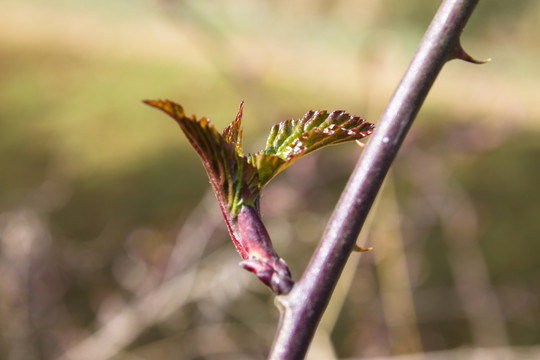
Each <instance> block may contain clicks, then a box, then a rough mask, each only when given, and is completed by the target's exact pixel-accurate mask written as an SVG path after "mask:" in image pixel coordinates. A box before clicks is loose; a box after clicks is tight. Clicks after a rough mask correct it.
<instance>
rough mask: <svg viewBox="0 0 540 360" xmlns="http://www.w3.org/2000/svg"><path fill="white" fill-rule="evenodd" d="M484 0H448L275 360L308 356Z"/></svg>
mask: <svg viewBox="0 0 540 360" xmlns="http://www.w3.org/2000/svg"><path fill="white" fill-rule="evenodd" d="M477 3H478V0H444V1H443V2H442V4H441V6H440V8H439V10H438V11H437V13H436V15H435V17H434V18H433V20H432V22H431V24H430V26H429V28H428V30H427V31H426V33H425V35H424V37H423V39H422V41H421V43H420V45H419V46H418V48H417V51H416V53H415V55H414V57H413V59H412V61H411V63H410V64H409V67H408V68H407V70H406V72H405V74H404V76H403V78H402V80H401V82H400V84H399V85H398V87H397V89H396V90H395V92H394V94H393V95H392V98H391V99H390V101H389V102H388V104H387V106H386V109H385V110H384V112H383V114H382V116H381V118H380V119H379V122H378V125H377V128H376V129H375V131H374V132H373V135H372V137H371V139H370V141H369V143H368V145H367V146H366V148H365V150H364V151H363V152H362V154H361V156H360V158H359V160H358V162H357V164H356V167H355V169H354V171H353V173H352V175H351V177H350V179H349V181H348V183H347V185H346V187H345V189H344V191H343V193H342V195H341V197H340V199H339V202H338V204H337V206H336V208H335V210H334V212H333V214H332V217H331V219H330V221H329V223H328V225H327V228H326V230H325V232H324V234H323V236H322V238H321V241H320V243H319V246H318V247H317V249H316V250H315V252H314V254H313V257H312V258H311V261H310V263H309V265H308V267H307V268H306V270H305V272H304V274H303V275H302V277H301V279H300V280H299V281H298V282H297V284H296V285H295V286H294V287H293V288H292V290H291V292H290V293H289V294H288V295H286V296H278V297H277V298H276V302H277V305H278V307H279V308H280V310H281V319H280V325H279V327H278V330H277V333H276V337H275V339H274V344H273V346H272V349H271V352H270V355H269V359H272V360H285V359H287V360H289V359H290V360H293V359H295V360H297V359H302V358H304V356H305V354H306V352H307V349H308V347H309V344H310V342H311V340H312V338H313V335H314V333H315V330H316V328H317V325H318V323H319V321H320V319H321V317H322V314H323V312H324V310H325V309H326V306H327V305H328V302H329V300H330V297H331V295H332V292H333V290H334V288H335V286H336V283H337V281H338V279H339V277H340V275H341V272H342V270H343V268H344V266H345V263H346V261H347V259H348V257H349V255H350V254H351V252H352V250H353V248H354V246H355V242H356V239H357V237H358V234H359V232H360V229H361V227H362V225H363V224H364V221H365V219H366V217H367V215H368V212H369V210H370V208H371V205H372V204H373V201H374V200H375V197H376V195H377V193H378V191H379V189H380V187H381V185H382V183H383V180H384V178H385V176H386V174H387V173H388V170H389V168H390V165H391V164H392V162H393V160H394V158H395V156H396V154H397V152H398V150H399V148H400V146H401V144H402V142H403V140H404V138H405V136H406V134H407V132H408V130H409V128H410V127H411V125H412V122H413V121H414V118H415V117H416V114H417V113H418V111H419V109H420V107H421V106H422V104H423V102H424V100H425V98H426V96H427V94H428V92H429V90H430V88H431V86H432V85H433V83H434V81H435V79H436V77H437V75H438V74H439V72H440V71H441V69H442V67H443V65H444V64H445V62H446V61H447V60H448V59H450V58H452V54H454V53H456V51H457V49H458V48H459V37H460V34H461V32H462V30H463V28H464V27H465V24H466V23H467V21H468V19H469V17H470V15H471V13H472V12H473V10H474V7H475V6H476V4H477Z"/></svg>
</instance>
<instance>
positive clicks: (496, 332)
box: [0, 0, 540, 360]
mask: <svg viewBox="0 0 540 360" xmlns="http://www.w3.org/2000/svg"><path fill="white" fill-rule="evenodd" d="M438 5H439V2H438V1H427V0H423V1H421V0H414V1H413V0H409V1H406V2H405V1H396V0H358V1H352V0H334V1H328V0H298V1H284V0H274V1H270V0H261V1H247V0H220V1H197V0H130V1H120V0H117V1H105V0H92V1H86V0H76V1H73V0H71V1H67V0H46V1H43V0H40V1H38V0H26V1H15V0H2V1H0V169H1V170H0V358H1V359H6V360H19V359H20V360H33V359H65V360H67V359H70V360H71V359H73V360H75V359H117V360H120V359H121V360H124V359H125V360H141V359H264V358H265V356H266V354H267V352H268V349H269V347H270V345H271V342H272V337H273V335H274V331H275V329H276V326H277V320H278V312H277V310H276V308H275V307H274V305H273V297H272V294H271V293H270V292H269V291H268V290H267V289H266V288H265V287H264V286H263V285H262V284H261V283H260V282H259V281H258V280H257V279H256V278H255V277H254V276H253V275H252V274H250V273H248V272H246V271H244V270H242V269H241V268H240V267H238V262H239V261H240V258H239V256H238V254H237V253H236V251H235V250H234V247H233V245H232V244H231V241H230V239H229V236H228V234H227V232H226V229H225V226H224V222H223V220H222V218H221V214H220V213H219V210H218V206H217V203H216V201H215V199H214V198H213V194H211V193H209V184H208V180H207V177H206V174H205V172H204V170H203V167H202V165H201V164H200V162H199V159H198V158H197V156H196V154H195V152H194V151H193V150H192V149H191V148H190V146H189V144H188V143H187V141H186V140H185V138H184V136H183V134H182V133H181V131H180V130H179V128H178V126H177V125H176V124H175V123H174V122H173V121H172V120H171V119H170V118H168V117H166V116H165V115H164V114H162V113H159V112H157V111H155V110H153V109H150V108H149V107H147V106H145V105H143V104H142V103H141V100H142V99H148V98H150V99H155V98H168V99H171V100H175V101H177V102H178V103H180V104H182V105H183V106H184V108H185V109H186V112H187V113H188V114H191V113H194V114H197V115H198V116H208V117H210V118H211V119H212V120H213V122H214V124H215V125H216V127H217V128H218V129H223V128H224V127H225V126H226V125H227V124H228V123H229V122H230V121H231V120H232V119H233V118H234V116H235V114H236V110H237V108H238V105H239V103H240V101H241V100H242V99H244V100H245V101H246V107H245V111H244V129H245V132H244V134H245V136H244V139H245V140H244V144H245V151H246V152H255V151H257V150H259V149H260V148H262V147H263V146H264V142H265V138H266V135H267V132H268V129H269V128H270V126H271V125H272V124H273V123H275V122H278V121H281V120H285V119H287V118H298V117H300V116H302V115H303V114H304V113H305V112H306V111H308V110H310V109H328V110H334V109H345V110H347V111H348V112H351V113H353V114H356V115H359V116H362V117H365V118H367V119H368V120H369V121H372V122H376V121H377V119H378V117H379V116H380V114H381V112H382V110H383V109H384V106H385V103H386V102H387V101H388V99H389V97H390V96H391V94H392V92H393V89H394V88H395V86H396V85H397V83H398V82H399V80H400V77H401V75H402V73H403V72H404V70H405V69H406V67H407V64H408V62H409V60H410V58H411V57H412V55H413V53H414V50H415V47H416V45H417V44H418V42H419V40H420V39H421V37H422V34H423V32H424V31H425V29H426V28H427V25H428V24H429V21H430V19H431V17H432V15H433V14H434V13H435V11H436V9H437V7H438ZM539 16H540V3H539V2H538V1H534V0H522V1H518V2H509V1H503V0H491V1H481V2H480V4H479V6H478V7H477V9H476V11H475V13H474V14H473V16H472V18H471V20H470V22H469V24H468V26H467V28H466V29H465V33H464V36H463V39H462V42H463V45H464V47H465V49H466V50H467V51H468V52H469V53H470V54H471V55H472V56H474V57H476V58H478V59H486V58H492V59H493V60H492V62H490V63H489V64H487V65H482V66H477V65H472V64H468V63H465V62H458V61H453V62H451V63H449V64H447V66H446V67H445V68H444V69H443V72H442V74H441V75H440V76H439V78H438V80H437V81H436V83H435V86H434V88H433V90H432V91H431V93H430V94H429V97H428V99H427V101H426V103H425V105H424V107H423V108H422V110H421V112H420V114H419V115H418V119H417V121H416V123H415V125H414V126H413V128H412V130H411V132H410V134H409V136H408V139H407V141H406V143H405V144H404V146H403V148H402V150H401V152H400V154H399V156H398V158H397V159H396V162H395V165H394V167H393V170H392V172H391V174H390V175H389V177H388V180H387V182H386V184H385V187H384V190H383V191H382V192H381V195H380V196H379V199H378V201H377V203H376V205H375V207H374V209H373V211H372V214H371V215H370V218H369V221H368V224H367V225H366V227H365V229H364V231H363V233H362V234H361V236H360V238H359V240H358V241H359V244H360V245H362V246H373V247H374V250H373V251H372V252H369V253H363V254H361V255H360V254H357V253H355V254H353V255H352V256H351V259H350V261H349V263H348V266H347V268H346V270H345V273H344V274H343V277H342V279H341V281H340V284H339V286H338V289H337V290H336V293H335V295H334V297H333V299H332V302H331V304H330V306H329V309H328V311H327V313H326V315H325V317H324V319H323V321H322V324H321V326H320V328H319V330H318V332H317V335H316V339H315V341H314V343H313V345H312V347H311V350H310V354H309V356H308V358H309V359H359V358H377V359H383V358H393V359H454V358H455V359H486V358H488V359H514V358H515V359H537V358H539V357H540V347H539V344H540V299H539V296H540V255H539V254H540V241H539V240H540V191H539V184H540V126H539V125H540V103H539V101H538V96H539V94H540V82H539V80H540V67H539V66H538V61H539V59H540V49H539V47H538V44H539V43H540V30H539V29H538V26H537V23H538V18H539ZM368 146H369V144H368ZM360 151H361V150H360V148H359V147H358V146H357V145H355V144H347V145H341V146H337V147H332V148H329V149H325V150H321V151H320V152H317V153H315V154H313V155H310V156H308V157H306V158H305V159H302V160H301V161H299V162H298V163H296V164H295V165H294V166H292V167H291V168H290V169H288V170H287V171H286V172H284V173H283V174H281V175H280V176H278V178H277V179H275V180H274V181H273V182H272V183H271V184H270V185H269V187H268V188H267V189H266V191H265V192H264V193H263V200H262V208H263V216H264V220H265V223H266V224H267V226H268V229H269V232H270V234H271V237H272V239H273V241H274V244H275V247H276V249H277V251H278V253H279V254H280V255H281V256H282V257H283V258H285V259H286V261H287V262H288V263H289V265H290V267H291V270H292V272H293V278H295V279H298V277H299V276H300V274H301V273H302V271H303V269H304V267H305V266H306V264H307V262H308V261H309V258H310V256H311V253H312V251H313V249H314V248H315V246H316V244H317V243H318V240H319V238H320V236H321V234H322V232H323V230H324V224H325V222H326V221H327V220H328V218H329V215H330V213H331V211H332V209H333V207H334V205H335V203H336V201H337V199H338V197H339V194H340V192H341V189H342V188H343V186H344V184H345V183H346V181H347V177H348V175H349V174H350V172H351V170H352V168H353V166H354V163H355V161H356V159H357V158H358V156H359V154H360Z"/></svg>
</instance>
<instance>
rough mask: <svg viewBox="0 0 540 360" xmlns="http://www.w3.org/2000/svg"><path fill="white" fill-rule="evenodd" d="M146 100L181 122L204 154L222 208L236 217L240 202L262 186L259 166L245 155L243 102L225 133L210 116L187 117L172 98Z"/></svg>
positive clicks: (202, 154)
mask: <svg viewBox="0 0 540 360" xmlns="http://www.w3.org/2000/svg"><path fill="white" fill-rule="evenodd" d="M144 102H145V103H146V104H148V105H150V106H153V107H155V108H158V109H160V110H162V111H164V112H165V113H166V114H168V115H170V116H171V117H172V118H173V119H175V120H176V122H177V123H178V125H180V128H181V129H182V131H183V132H184V134H185V135H186V137H187V138H188V140H189V142H190V144H191V145H192V146H193V148H194V149H195V151H196V152H197V154H198V155H199V156H200V157H201V160H202V163H203V166H204V168H205V170H206V172H207V174H208V177H209V179H210V183H211V184H212V187H213V189H214V192H215V193H216V197H217V198H218V202H219V203H220V205H221V206H222V210H225V209H224V207H225V208H226V212H227V213H229V214H231V215H232V216H235V215H236V213H237V212H238V209H239V206H240V205H242V204H243V203H245V202H246V201H248V200H250V199H256V198H257V196H258V194H259V189H258V187H257V172H256V169H255V168H254V167H253V166H252V165H251V164H249V163H248V162H247V160H246V158H245V157H243V156H242V155H241V154H242V149H241V138H242V128H241V118H242V108H243V106H242V105H241V106H240V110H239V112H238V115H237V116H236V119H235V120H234V121H233V123H231V125H229V126H228V127H227V128H226V129H225V131H224V132H223V135H221V134H220V133H219V132H218V131H217V130H216V129H215V128H214V125H213V124H212V123H211V122H210V120H209V119H207V118H205V117H202V118H200V119H197V118H196V117H195V116H194V115H191V116H186V115H185V113H184V109H183V108H182V106H180V105H178V104H176V103H174V102H172V101H169V100H145V101H144ZM238 142H239V143H240V144H239V143H238ZM253 201H255V200H253ZM224 213H225V212H224Z"/></svg>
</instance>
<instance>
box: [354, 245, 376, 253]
mask: <svg viewBox="0 0 540 360" xmlns="http://www.w3.org/2000/svg"><path fill="white" fill-rule="evenodd" d="M371 250H373V248H372V247H368V248H363V247H360V246H358V245H355V246H354V251H357V252H366V251H371Z"/></svg>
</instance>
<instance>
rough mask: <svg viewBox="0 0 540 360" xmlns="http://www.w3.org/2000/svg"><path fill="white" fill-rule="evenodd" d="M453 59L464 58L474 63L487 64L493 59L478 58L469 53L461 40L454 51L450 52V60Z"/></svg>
mask: <svg viewBox="0 0 540 360" xmlns="http://www.w3.org/2000/svg"><path fill="white" fill-rule="evenodd" d="M452 59H459V60H463V61H466V62H469V63H472V64H485V63H488V62H490V61H491V58H488V59H486V60H476V59H475V58H473V57H472V56H471V55H469V54H467V52H466V51H465V50H464V49H463V47H462V46H461V43H460V42H459V41H458V43H457V46H456V47H455V48H454V51H453V52H452V53H451V54H450V56H449V59H448V60H452Z"/></svg>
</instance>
